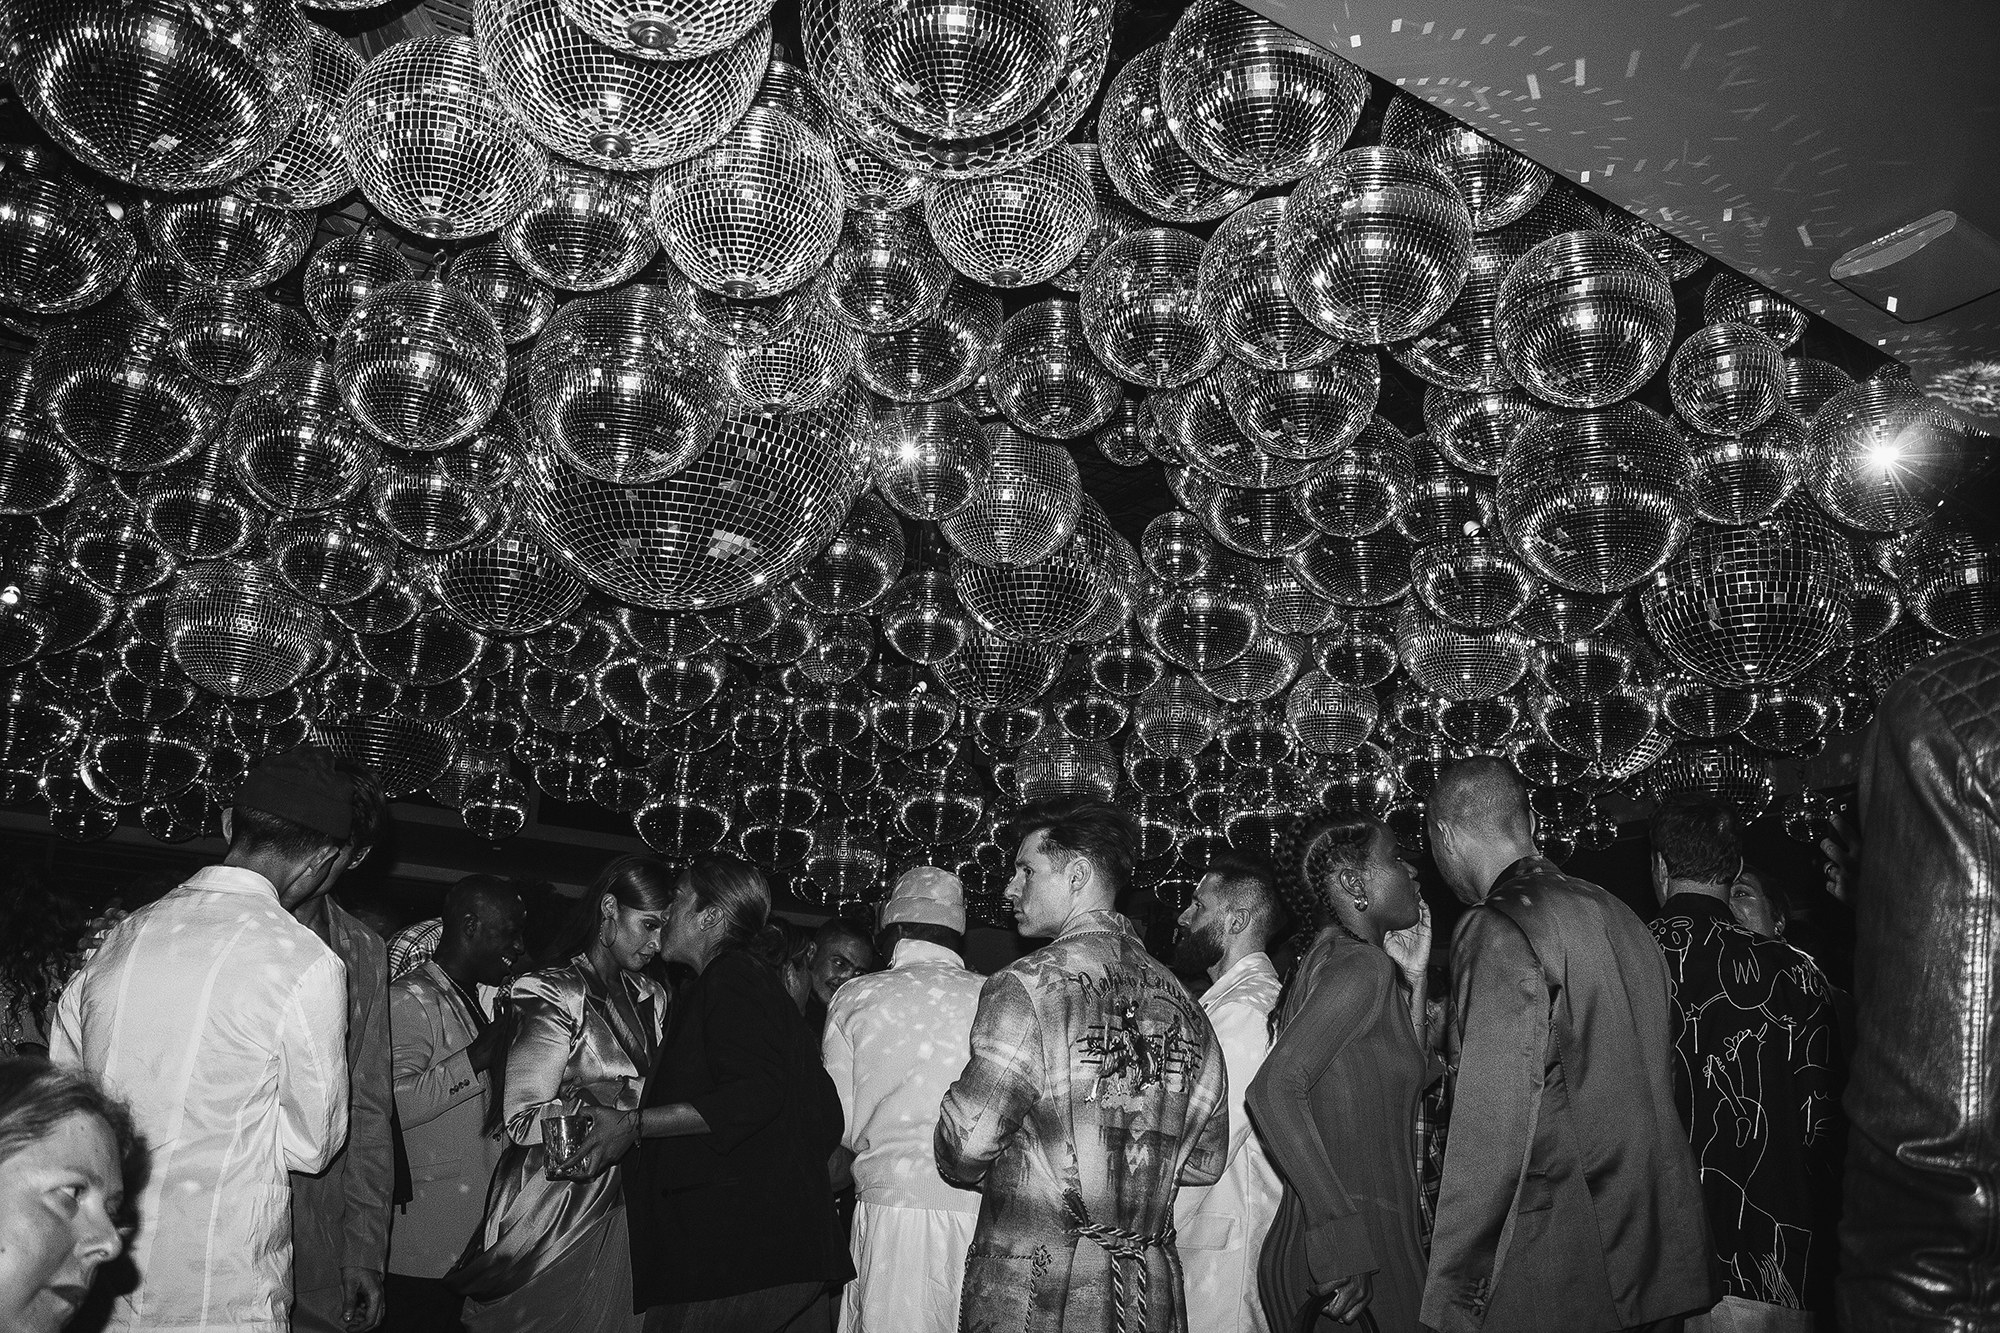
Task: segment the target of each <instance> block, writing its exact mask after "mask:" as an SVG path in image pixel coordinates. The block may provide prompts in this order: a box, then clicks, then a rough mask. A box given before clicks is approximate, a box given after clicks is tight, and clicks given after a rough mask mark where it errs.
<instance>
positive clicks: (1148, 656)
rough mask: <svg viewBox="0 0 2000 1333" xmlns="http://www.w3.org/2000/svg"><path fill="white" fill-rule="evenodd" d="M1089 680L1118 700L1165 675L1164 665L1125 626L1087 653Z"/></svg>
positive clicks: (1133, 695)
mask: <svg viewBox="0 0 2000 1333" xmlns="http://www.w3.org/2000/svg"><path fill="white" fill-rule="evenodd" d="M1089 663H1090V679H1091V683H1092V684H1093V685H1094V686H1095V687H1096V688H1097V689H1098V690H1100V691H1102V692H1103V693H1105V694H1108V695H1110V696H1112V697H1114V698H1118V699H1131V698H1134V697H1135V696H1137V695H1140V694H1143V693H1145V692H1146V690H1147V689H1148V688H1149V687H1151V685H1152V684H1153V682H1154V681H1156V680H1158V679H1160V677H1161V676H1163V675H1165V674H1166V670H1167V664H1166V662H1165V661H1163V660H1162V659H1161V657H1160V655H1159V654H1158V653H1155V652H1154V651H1153V650H1152V649H1150V648H1148V647H1147V646H1146V644H1145V642H1144V640H1142V639H1140V638H1139V637H1138V636H1137V634H1135V633H1134V631H1133V630H1132V628H1131V627H1130V626H1127V627H1125V628H1123V629H1121V630H1119V632H1118V633H1117V634H1116V635H1115V636H1113V637H1112V638H1111V639H1110V640H1109V641H1108V642H1106V643H1105V644H1103V645H1101V646H1100V647H1098V648H1097V649H1096V650H1095V651H1093V652H1092V653H1091V654H1090V657H1089Z"/></svg>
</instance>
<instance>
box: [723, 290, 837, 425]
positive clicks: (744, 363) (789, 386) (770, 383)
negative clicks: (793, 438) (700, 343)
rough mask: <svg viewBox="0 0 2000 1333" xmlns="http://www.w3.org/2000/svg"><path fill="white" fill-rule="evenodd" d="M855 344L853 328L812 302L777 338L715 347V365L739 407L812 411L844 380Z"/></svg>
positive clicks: (835, 392)
mask: <svg viewBox="0 0 2000 1333" xmlns="http://www.w3.org/2000/svg"><path fill="white" fill-rule="evenodd" d="M854 350H855V349H854V334H853V333H851V332H850V331H849V330H848V329H846V328H845V327H843V326H842V325H841V324H840V323H839V322H837V321H836V320H835V319H834V318H833V316H832V315H830V314H828V313H827V312H826V311H825V310H823V309H817V308H816V309H813V310H809V311H808V312H807V313H806V315H805V317H804V318H802V319H801V320H799V322H798V323H797V324H795V325H793V326H792V327H791V328H790V329H789V330H787V331H786V332H785V333H783V334H781V335H779V336H778V337H776V338H772V339H769V340H768V341H765V342H761V343H754V344H751V345H750V346H747V347H722V348H719V349H718V350H717V352H716V365H717V368H718V369H719V370H720V371H721V372H722V382H723V384H724V385H725V386H726V387H727V389H728V391H729V398H730V401H732V402H733V403H735V404H736V405H737V406H738V407H739V408H743V409H748V410H750V411H758V412H802V411H812V410H815V409H818V408H822V407H825V406H826V405H827V404H828V403H830V402H831V401H832V400H833V398H834V396H835V395H836V394H837V393H838V392H839V391H840V389H841V388H842V386H843V385H844V384H845V383H846V382H847V372H848V371H849V370H851V369H852V368H853V366H854Z"/></svg>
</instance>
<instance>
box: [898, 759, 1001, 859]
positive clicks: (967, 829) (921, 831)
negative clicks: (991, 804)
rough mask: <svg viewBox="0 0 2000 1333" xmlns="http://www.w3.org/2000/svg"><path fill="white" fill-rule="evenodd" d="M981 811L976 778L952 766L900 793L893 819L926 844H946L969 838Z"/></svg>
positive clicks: (982, 809) (982, 810) (983, 805)
mask: <svg viewBox="0 0 2000 1333" xmlns="http://www.w3.org/2000/svg"><path fill="white" fill-rule="evenodd" d="M985 813H986V801H985V798H984V797H983V796H982V795H981V794H980V783H979V779H978V778H977V777H976V776H975V775H974V774H973V773H972V772H970V771H969V770H967V769H964V768H960V767H956V766H954V767H953V768H951V769H949V770H948V771H947V772H946V773H945V774H944V775H943V776H942V777H940V778H936V779H933V780H932V781H931V782H930V783H929V784H927V785H924V786H922V787H918V788H914V789H912V790H910V791H907V792H904V793H902V794H901V800H900V802H899V804H898V806H897V809H896V822H897V824H898V825H899V826H900V827H901V828H902V829H903V830H904V831H905V832H906V833H908V834H909V835H910V836H911V837H913V838H915V839H916V840H917V841H918V842H920V843H922V844H924V845H925V846H927V847H948V846H953V845H956V844H958V843H961V842H963V841H964V840H965V839H966V838H968V837H970V836H971V835H972V834H973V832H974V831H975V830H976V829H977V828H978V826H979V821H980V818H981V816H983V815H984V814H985Z"/></svg>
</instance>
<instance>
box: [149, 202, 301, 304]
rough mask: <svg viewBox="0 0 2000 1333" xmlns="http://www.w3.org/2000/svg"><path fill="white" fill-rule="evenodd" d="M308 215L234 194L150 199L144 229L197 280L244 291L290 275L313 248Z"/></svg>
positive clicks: (185, 271)
mask: <svg viewBox="0 0 2000 1333" xmlns="http://www.w3.org/2000/svg"><path fill="white" fill-rule="evenodd" d="M314 222H315V219H314V217H313V215H312V214H311V213H309V212H308V213H294V212H291V211H288V210H286V209H282V208H271V207H268V206H266V205H264V204H260V203H257V202H256V201H255V200H251V199H245V198H242V197H241V196H239V195H233V194H207V195H195V196H193V197H191V198H178V199H148V200H147V201H146V231H147V234H148V235H149V236H151V237H152V241H153V245H154V246H155V247H156V248H157V249H158V250H159V252H160V253H161V254H163V255H165V256H166V257H167V258H168V259H171V260H172V261H173V262H174V263H176V264H178V265H179V266H180V267H181V270H182V271H183V272H184V273H186V274H187V275H188V276H189V277H191V278H193V279H194V280H195V281H196V282H201V283H207V284H209V285H210V286H215V287H222V288H226V289H228V290H230V291H239V292H240V291H248V290H249V289H251V288H253V287H261V286H263V285H264V284H266V283H268V282H274V281H276V280H277V279H278V278H281V277H283V276H284V275H285V274H287V273H290V272H291V271H292V269H293V267H294V266H295V265H297V263H298V262H299V260H300V259H302V258H304V256H305V253H306V247H307V246H308V245H310V244H312V237H313V225H314Z"/></svg>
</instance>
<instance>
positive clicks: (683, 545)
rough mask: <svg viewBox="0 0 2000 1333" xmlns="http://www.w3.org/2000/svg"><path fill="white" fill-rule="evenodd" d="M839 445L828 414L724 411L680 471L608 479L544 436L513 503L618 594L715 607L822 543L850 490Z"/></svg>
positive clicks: (593, 579) (771, 579)
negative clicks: (577, 466) (623, 481)
mask: <svg viewBox="0 0 2000 1333" xmlns="http://www.w3.org/2000/svg"><path fill="white" fill-rule="evenodd" d="M849 448H850V446H849V442H848V441H847V440H846V439H845V438H844V432H843V431H841V430H840V429H838V428H837V423H836V422H835V421H834V420H832V419H831V417H830V416H828V415H827V414H822V413H812V412H802V413H794V414H791V415H788V416H779V417H772V416H731V417H729V418H728V419H727V420H726V421H725V422H724V423H723V426H722V430H721V433H720V434H719V435H718V436H717V437H716V440H715V443H714V444H712V445H710V446H709V448H708V449H707V451H706V452H704V453H702V454H701V455H699V456H698V457H697V458H696V459H695V460H694V461H693V462H691V463H689V464H688V465H687V466H686V467H684V468H682V469H681V470H680V471H678V472H676V473H674V474H673V475H672V476H669V477H666V478H663V479H661V480H658V481H654V482H650V483H647V484H645V485H634V486H630V487H618V486H614V485H611V484H608V483H606V482H603V481H599V480H597V479H595V478H591V477H588V476H586V475H584V474H583V473H581V472H577V471H574V470H572V469H571V468H570V467H569V466H568V465H567V464H565V463H563V462H561V461H559V459H558V458H557V457H556V456H555V454H554V452H553V451H552V450H551V449H549V448H548V447H547V446H546V444H543V445H540V446H538V447H537V449H536V451H535V455H534V460H533V467H532V474H531V480H530V482H529V484H528V485H527V486H525V487H524V492H525V493H524V496H523V507H524V509H525V510H526V511H527V512H528V513H529V514H530V515H531V516H532V519H533V523H534V526H535V529H536V531H537V532H538V535H539V536H540V538H541V540H542V541H543V542H544V543H546V544H547V546H548V547H549V549H550V550H551V551H552V552H554V553H555V554H556V555H557V556H558V557H559V558H560V559H562V560H563V561H564V563H566V564H568V565H569V566H570V567H571V568H572V569H574V570H575V571H576V572H577V573H578V574H580V575H582V576H583V578H584V579H586V580H587V581H588V582H589V583H591V584H592V585H593V586H594V587H596V588H598V589H599V590H601V591H603V592H606V593H608V594H610V595H611V596H613V597H616V598H617V599H619V600H620V601H625V602H631V603H633V604H635V605H638V606H644V607H651V608H653V609H655V610H662V611H685V610H700V609H703V608H706V607H713V606H725V605H728V604H729V603H732V602H737V601H741V600H742V599H744V598H746V597H749V596H752V595H754V594H755V593H756V592H758V591H759V590H760V589H764V588H769V587H775V586H777V585H779V584H781V583H783V582H785V581H786V580H787V579H789V578H790V577H791V576H792V575H793V574H795V573H796V572H797V571H798V569H799V568H800V567H801V566H802V565H804V564H805V562H806V561H807V560H809V559H810V558H811V557H812V555H813V554H814V553H815V552H816V551H818V550H820V548H822V547H823V546H825V545H826V542H827V540H828V539H829V538H830V537H832V535H833V533H834V531H835V529H836V528H837V527H838V526H839V524H840V520H841V518H842V517H843V516H844V515H845V514H846V512H847V508H848V505H849V503H850V502H851V501H852V499H853V497H854V480H855V476H854V469H853V464H852V462H851V455H850V453H849Z"/></svg>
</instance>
